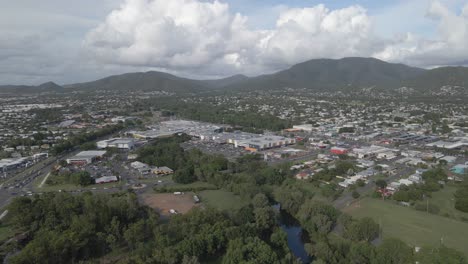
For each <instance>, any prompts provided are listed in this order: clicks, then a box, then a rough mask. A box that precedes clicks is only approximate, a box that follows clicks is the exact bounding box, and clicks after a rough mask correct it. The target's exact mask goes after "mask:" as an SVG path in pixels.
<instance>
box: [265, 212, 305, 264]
mask: <svg viewBox="0 0 468 264" xmlns="http://www.w3.org/2000/svg"><path fill="white" fill-rule="evenodd" d="M274 209H276V210H279V212H280V220H279V221H280V222H279V224H280V227H281V228H282V229H283V230H284V231H285V232H286V234H287V238H288V247H289V249H290V250H291V252H292V253H293V254H294V256H296V257H297V258H299V259H300V260H301V261H302V263H304V264H308V263H310V262H311V261H312V259H311V258H310V257H309V256H308V255H307V252H306V251H305V248H304V241H303V239H302V232H303V230H302V227H301V226H300V225H299V223H298V221H297V220H296V219H294V218H293V217H292V216H291V215H290V214H288V213H287V212H285V211H284V210H280V205H279V204H278V205H275V206H274Z"/></svg>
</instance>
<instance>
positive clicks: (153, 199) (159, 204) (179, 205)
mask: <svg viewBox="0 0 468 264" xmlns="http://www.w3.org/2000/svg"><path fill="white" fill-rule="evenodd" d="M193 195H194V194H193V193H185V194H179V195H176V194H173V193H158V194H151V193H150V194H144V195H143V197H142V199H143V203H145V204H146V205H148V206H149V207H151V208H154V209H157V210H158V211H159V212H160V213H161V214H163V215H170V212H169V210H171V209H174V210H176V211H177V212H178V213H181V214H185V213H187V212H188V211H190V209H192V208H193V207H195V206H198V204H195V202H194V200H193Z"/></svg>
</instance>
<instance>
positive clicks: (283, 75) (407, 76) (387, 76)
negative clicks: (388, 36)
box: [0, 57, 468, 95]
mask: <svg viewBox="0 0 468 264" xmlns="http://www.w3.org/2000/svg"><path fill="white" fill-rule="evenodd" d="M467 76H468V68H465V67H442V68H437V69H432V70H425V69H420V68H415V67H410V66H407V65H404V64H394V63H388V62H385V61H381V60H378V59H374V58H358V57H353V58H343V59H338V60H333V59H314V60H309V61H306V62H303V63H299V64H296V65H294V66H292V67H290V68H289V69H286V70H282V71H279V72H276V73H273V74H268V75H261V76H257V77H247V76H244V75H234V76H231V77H227V78H223V79H215V80H194V79H188V78H182V77H178V76H175V75H172V74H168V73H164V72H156V71H150V72H137V73H126V74H121V75H114V76H109V77H106V78H103V79H99V80H96V81H91V82H85V83H77V84H70V85H65V86H64V87H65V90H66V91H85V92H86V91H100V90H106V91H122V92H125V91H146V92H151V91H160V92H161V91H162V92H167V93H171V94H185V95H186V94H197V93H210V92H214V91H233V92H235V91H241V92H242V91H256V90H274V89H283V88H305V89H309V90H311V91H347V90H351V89H368V88H372V89H378V90H380V91H384V92H390V93H392V92H399V91H400V90H401V89H402V88H405V89H410V90H411V91H415V92H416V93H419V94H425V93H427V92H428V91H430V92H432V93H433V94H434V95H441V94H444V93H445V92H447V91H448V93H451V92H453V91H455V93H458V94H468V77H467ZM63 90H64V89H62V87H61V86H58V85H56V84H54V83H46V84H43V85H40V86H11V85H10V86H0V92H25V93H31V92H44V91H51V92H57V91H63ZM452 94H453V93H452Z"/></svg>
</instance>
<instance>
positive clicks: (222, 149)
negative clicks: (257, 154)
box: [180, 139, 249, 160]
mask: <svg viewBox="0 0 468 264" xmlns="http://www.w3.org/2000/svg"><path fill="white" fill-rule="evenodd" d="M180 146H181V147H182V148H184V150H190V149H199V150H200V151H202V152H203V153H207V154H221V155H223V156H225V157H226V158H227V159H228V160H235V159H236V158H238V157H240V156H242V155H243V154H247V153H249V152H248V151H246V150H244V149H242V148H236V147H234V145H232V144H218V143H215V142H208V141H201V140H198V139H192V140H190V141H187V142H184V143H182V144H180Z"/></svg>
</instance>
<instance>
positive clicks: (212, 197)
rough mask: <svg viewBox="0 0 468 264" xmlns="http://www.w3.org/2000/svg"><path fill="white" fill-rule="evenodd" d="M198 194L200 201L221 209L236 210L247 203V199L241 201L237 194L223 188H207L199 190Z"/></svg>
mask: <svg viewBox="0 0 468 264" xmlns="http://www.w3.org/2000/svg"><path fill="white" fill-rule="evenodd" d="M198 194H199V196H200V199H201V202H202V203H204V204H205V205H207V206H211V207H214V208H216V209H219V210H222V211H224V210H236V209H239V208H241V207H242V206H244V205H247V204H248V202H247V201H243V200H242V199H241V198H240V197H239V196H238V195H235V194H233V193H232V192H228V191H224V190H207V191H201V192H199V193H198Z"/></svg>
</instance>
